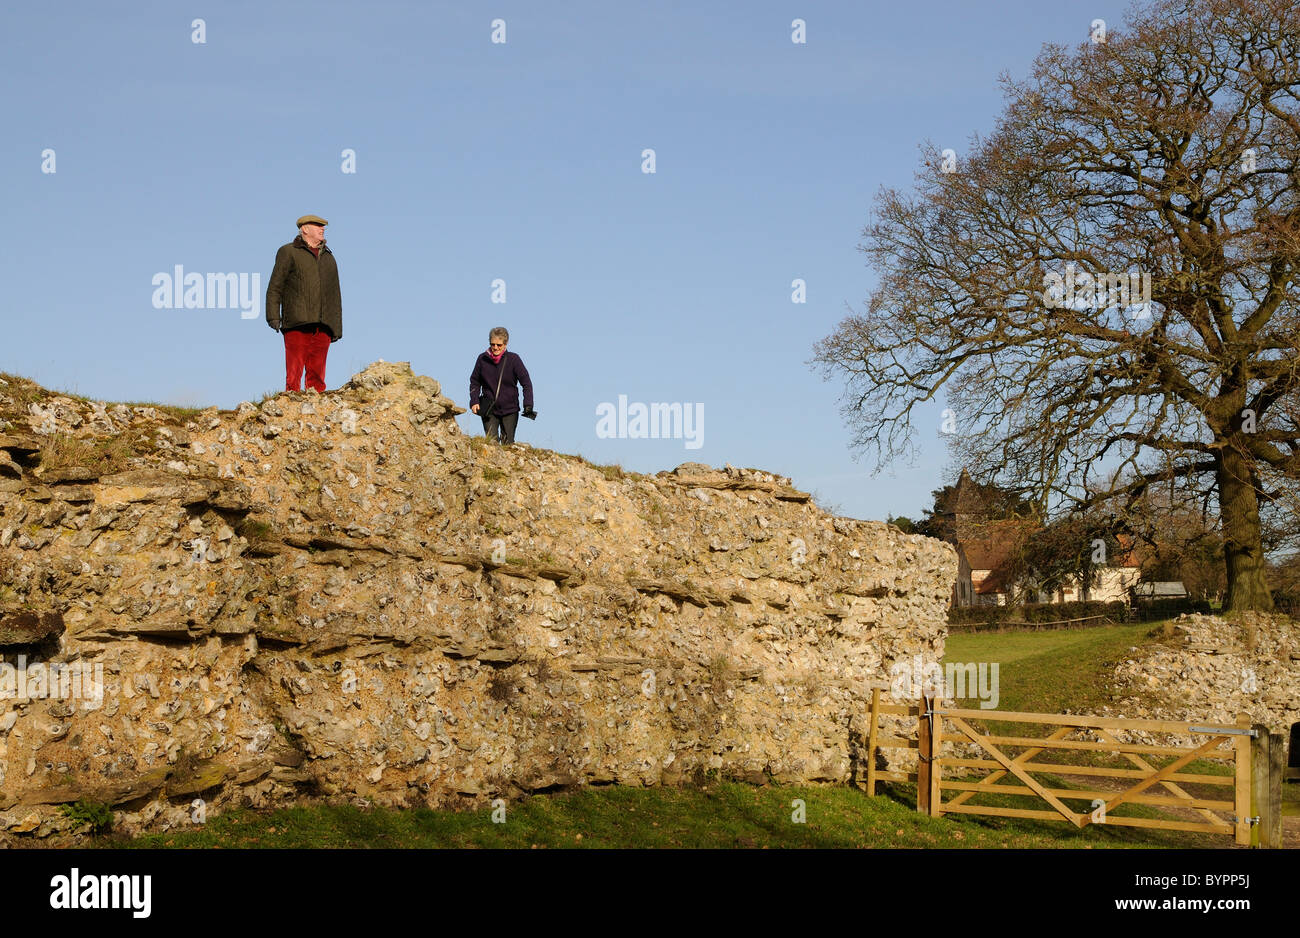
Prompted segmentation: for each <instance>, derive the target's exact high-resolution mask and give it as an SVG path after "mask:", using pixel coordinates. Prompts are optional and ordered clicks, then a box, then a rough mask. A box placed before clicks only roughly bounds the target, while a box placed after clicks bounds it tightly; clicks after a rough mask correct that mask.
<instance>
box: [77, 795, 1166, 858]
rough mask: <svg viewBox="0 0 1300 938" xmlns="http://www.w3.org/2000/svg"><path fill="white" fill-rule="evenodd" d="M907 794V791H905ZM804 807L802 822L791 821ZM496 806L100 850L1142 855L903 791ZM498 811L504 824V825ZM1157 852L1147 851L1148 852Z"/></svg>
mask: <svg viewBox="0 0 1300 938" xmlns="http://www.w3.org/2000/svg"><path fill="white" fill-rule="evenodd" d="M900 788H901V786H900ZM796 799H798V800H801V801H803V803H804V807H803V811H804V817H805V822H804V823H796V822H795V821H794V819H793V818H794V815H795V812H796V811H797V810H798V809H797V807H796V806H795V805H794V802H795V801H796ZM493 813H494V809H493V808H491V807H485V808H482V809H479V810H476V811H466V812H454V811H433V810H429V809H427V808H417V809H411V810H405V811H399V810H387V809H379V808H376V809H362V808H356V807H351V806H346V807H297V808H290V809H286V810H281V811H275V812H272V813H269V814H258V813H255V812H251V811H245V810H236V811H231V812H228V813H225V814H222V815H220V816H218V817H210V818H209V819H208V821H207V823H206V824H205V825H203V826H202V827H198V826H195V827H193V828H188V829H185V830H175V831H169V832H167V833H162V834H149V835H146V836H142V837H137V838H135V839H134V840H128V839H126V838H121V837H115V836H108V837H100V838H97V839H96V840H95V841H94V844H95V845H98V846H104V847H118V846H123V847H148V848H155V847H178V848H179V847H194V848H201V847H227V848H261V847H266V848H282V847H400V848H429V847H470V848H474V847H479V848H491V847H507V848H523V849H528V848H532V847H538V848H557V847H559V848H588V847H591V848H602V847H604V848H610V847H650V848H663V847H668V848H672V847H705V848H708V847H715V848H716V847H748V848H766V847H771V848H806V847H823V848H825V847H831V848H836V847H838V848H872V847H877V848H879V847H884V848H889V847H948V848H965V847H988V848H1003V847H1009V848H1051V847H1077V846H1097V847H1106V846H1113V847H1124V846H1143V845H1144V844H1142V843H1141V842H1140V841H1139V840H1138V839H1137V838H1133V837H1131V836H1126V833H1127V832H1126V831H1124V830H1123V829H1120V828H1110V829H1100V828H1097V829H1093V830H1091V831H1087V830H1085V831H1071V830H1068V829H1065V828H1064V826H1063V825H1060V826H1059V827H1054V828H1048V827H1047V825H1037V828H1036V829H1035V827H1034V826H1033V825H1024V824H1019V823H1002V822H1001V820H1000V819H997V818H960V819H954V820H949V819H946V818H943V819H936V818H929V817H925V816H924V815H920V814H917V813H916V811H915V809H914V808H913V807H912V804H911V803H910V798H909V796H908V793H907V792H906V791H905V790H900V791H899V792H896V793H891V794H890V795H886V796H881V797H877V798H868V797H866V796H865V795H864V794H863V793H862V792H860V791H858V790H856V789H853V788H847V787H784V786H764V787H757V788H756V787H753V786H750V785H744V784H740V783H732V782H721V783H713V784H709V785H707V786H705V787H702V788H623V787H615V786H609V787H599V788H589V789H586V790H583V791H579V792H574V793H571V794H559V795H538V796H534V797H530V798H526V799H524V800H523V801H520V802H516V803H513V804H507V805H506V807H505V822H504V823H500V824H497V823H493V821H492V817H493ZM499 816H500V815H499V813H498V817H499ZM1145 845H1150V844H1145Z"/></svg>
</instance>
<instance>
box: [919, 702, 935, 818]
mask: <svg viewBox="0 0 1300 938" xmlns="http://www.w3.org/2000/svg"><path fill="white" fill-rule="evenodd" d="M916 709H917V713H916V719H917V725H916V810H917V811H919V812H920V813H921V814H930V813H931V811H930V772H931V771H932V770H933V763H932V761H931V759H932V758H933V756H934V747H933V746H932V745H931V744H930V718H929V717H927V716H926V714H927V713H929V712H930V698H929V697H925V696H922V697H921V699H920V700H919V701H918V702H917V708H916Z"/></svg>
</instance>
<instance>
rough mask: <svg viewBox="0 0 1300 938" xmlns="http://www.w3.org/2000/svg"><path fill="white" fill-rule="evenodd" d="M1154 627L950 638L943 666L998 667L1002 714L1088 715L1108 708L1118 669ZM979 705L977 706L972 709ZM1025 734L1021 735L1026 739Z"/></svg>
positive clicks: (1143, 641)
mask: <svg viewBox="0 0 1300 938" xmlns="http://www.w3.org/2000/svg"><path fill="white" fill-rule="evenodd" d="M1158 629H1159V625H1158V624H1157V623H1152V622H1142V623H1135V624H1131V625H1107V626H1100V627H1094V628H1087V629H1068V630H1060V631H1043V632H971V633H963V634H960V635H950V636H949V637H948V644H947V651H946V656H945V658H944V660H945V661H963V662H964V661H985V662H989V663H992V662H995V661H996V662H998V664H999V668H998V671H999V674H998V678H999V700H998V709H999V710H1021V711H1028V712H1034V713H1061V712H1062V711H1064V710H1066V709H1070V710H1073V711H1075V712H1079V713H1087V712H1089V711H1090V710H1095V709H1096V708H1097V707H1100V706H1103V705H1106V704H1109V703H1110V702H1111V700H1110V693H1111V691H1110V685H1111V677H1112V675H1113V673H1114V669H1115V665H1116V664H1118V663H1119V662H1120V661H1121V660H1122V659H1123V658H1124V657H1126V656H1127V655H1129V654H1130V652H1129V648H1130V647H1132V646H1134V645H1138V646H1140V645H1143V644H1145V643H1147V642H1149V641H1153V640H1154V639H1152V638H1150V637H1149V636H1150V634H1151V633H1152V632H1153V631H1158ZM973 706H978V704H973ZM1022 735H1023V734H1022Z"/></svg>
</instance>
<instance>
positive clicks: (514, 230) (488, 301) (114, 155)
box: [0, 0, 1123, 518]
mask: <svg viewBox="0 0 1300 938" xmlns="http://www.w3.org/2000/svg"><path fill="white" fill-rule="evenodd" d="M1122 11H1123V5H1122V4H1119V3H1111V2H1089V3H1075V2H1068V3H1042V2H1029V0H1025V2H1009V0H1008V2H1000V0H989V2H987V3H969V2H957V0H929V2H926V3H912V4H894V3H888V4H886V3H875V2H870V3H862V2H809V0H792V2H769V0H757V2H732V3H721V2H708V3H702V4H694V3H691V4H688V3H675V2H667V3H664V2H661V3H656V4H628V3H594V2H591V3H587V2H569V3H564V4H558V3H549V2H537V0H534V2H492V3H471V2H466V3H451V4H448V3H431V2H421V3H400V2H375V3H368V4H357V3H344V2H335V0H321V2H316V3H312V4H303V3H292V4H290V3H282V2H278V0H276V2H257V3H245V2H234V3H218V2H213V0H190V2H187V3H183V4H181V3H163V2H159V3H147V2H146V3H129V4H102V3H87V2H74V3H60V4H36V3H24V4H21V5H15V4H8V5H6V6H5V7H4V9H3V10H2V11H0V78H2V80H3V87H4V89H5V93H4V96H3V100H0V118H2V120H3V126H4V128H5V132H4V135H3V138H0V186H2V187H3V189H2V195H3V200H4V201H3V204H4V206H5V218H4V233H3V251H0V281H2V282H3V284H4V294H3V295H4V303H3V307H0V308H2V309H3V313H2V315H3V316H4V323H5V330H4V335H5V338H4V342H3V344H0V370H3V371H8V372H14V373H17V374H22V375H26V376H29V377H32V378H34V379H36V380H38V381H40V382H41V383H43V384H45V385H46V386H48V387H52V388H57V389H63V390H68V391H73V392H76V393H79V394H84V395H88V396H92V397H97V398H103V399H110V400H153V401H161V402H166V403H177V404H187V405H208V404H218V405H220V406H223V407H232V406H235V405H236V404H238V403H239V402H240V401H242V400H247V399H252V400H257V399H258V398H260V397H261V396H262V395H263V394H265V393H266V392H268V391H275V390H279V389H281V388H283V386H284V367H283V365H284V352H283V345H282V341H281V339H280V337H279V336H278V335H276V334H275V333H274V332H272V331H271V330H270V329H269V328H268V327H267V325H266V323H265V319H264V312H265V311H264V309H263V299H264V292H265V286H266V281H267V278H268V277H269V275H270V272H271V265H272V263H273V260H274V257H275V252H276V249H277V248H278V247H279V246H280V245H281V244H284V243H286V242H288V241H290V240H291V239H292V238H293V236H294V235H295V233H296V231H295V229H294V225H293V222H294V220H295V219H296V218H297V217H298V216H299V215H302V214H307V213H315V214H320V215H323V216H324V217H325V218H327V219H328V220H329V221H330V226H329V228H328V230H327V232H326V234H327V237H328V239H329V244H330V247H331V249H332V250H333V251H334V252H335V256H336V258H337V261H338V265H339V271H340V278H341V282H342V293H343V321H344V336H343V339H342V340H341V341H340V342H338V343H335V344H334V345H333V346H332V347H331V349H330V353H329V360H328V364H327V371H326V380H327V383H328V385H329V386H330V387H331V388H334V387H338V386H339V385H340V384H342V383H343V382H344V381H345V380H346V379H347V378H348V377H349V376H350V375H351V374H353V373H354V372H356V371H358V370H360V369H361V368H363V367H364V366H365V365H366V364H368V363H370V362H372V361H375V360H377V359H380V358H383V359H386V360H388V361H410V362H411V363H412V365H413V367H414V368H415V370H416V371H417V372H419V373H422V374H427V375H431V376H432V377H434V378H436V379H438V380H439V381H441V382H442V383H443V387H444V393H446V394H448V395H449V396H450V397H452V398H453V399H454V400H456V401H457V402H458V403H460V404H462V405H464V404H465V403H466V396H467V392H468V383H469V382H468V377H469V372H470V369H471V367H472V365H473V362H474V359H475V356H476V355H477V354H478V353H479V352H481V351H482V350H483V349H484V348H485V347H486V342H487V331H488V329H489V328H490V327H492V326H495V325H504V326H506V327H507V328H508V329H509V330H510V333H511V342H510V349H511V351H514V352H518V353H519V354H520V355H521V356H522V357H523V360H524V362H525V363H526V365H527V366H528V368H529V370H530V371H531V372H532V375H533V380H534V384H535V387H536V401H537V404H536V406H537V409H538V411H539V412H540V414H541V416H540V418H539V419H538V420H537V421H536V422H529V421H522V422H521V423H522V426H521V428H520V433H519V438H520V439H521V440H522V441H524V442H528V443H532V444H533V445H536V446H543V447H548V448H552V449H558V450H563V451H566V452H577V453H582V454H583V455H584V456H587V457H588V458H590V459H592V460H594V461H596V462H600V463H612V462H617V463H620V464H622V465H623V466H624V467H625V468H628V469H632V470H636V471H641V472H654V471H658V470H660V469H668V468H672V467H673V466H676V465H678V464H679V463H682V462H687V461H696V462H705V463H709V464H712V465H718V466H720V465H723V464H724V463H730V464H732V465H736V466H753V467H758V468H763V469H766V470H769V471H773V472H778V473H780V474H783V475H788V476H791V477H792V478H793V480H794V482H795V484H796V485H797V486H799V487H800V488H803V489H806V490H810V491H814V492H815V493H817V495H818V498H819V501H820V502H821V503H822V504H824V505H829V506H831V507H833V508H835V509H837V510H839V511H841V512H842V513H844V514H847V515H851V516H854V517H860V518H884V517H885V516H886V515H888V514H891V513H892V514H907V515H911V516H914V517H915V516H918V515H919V514H920V513H921V511H922V509H923V508H924V507H925V506H926V505H927V504H928V503H929V501H930V491H931V489H934V488H936V487H938V486H939V485H942V484H943V483H944V481H945V479H946V478H947V477H950V476H952V475H955V471H954V469H955V467H952V466H950V465H949V461H948V457H947V452H946V448H945V447H944V445H943V441H942V438H941V437H940V436H939V434H938V429H939V426H940V416H939V411H940V409H941V407H942V406H943V405H942V403H938V404H936V405H935V406H934V407H933V408H932V410H931V411H929V412H926V413H923V414H922V416H921V418H920V423H921V426H922V432H921V434H920V438H921V442H922V453H921V456H920V459H919V460H918V461H917V463H916V464H915V465H906V464H898V465H896V466H894V467H893V469H892V471H886V472H884V473H881V474H880V475H877V476H872V475H871V474H870V471H869V470H870V468H871V463H870V462H869V461H868V460H867V459H863V460H862V461H861V462H855V461H854V459H853V453H852V452H851V451H850V450H849V448H848V446H847V439H848V432H847V431H846V429H845V427H844V426H843V422H842V419H841V417H840V416H839V414H838V412H837V409H836V407H835V403H836V401H837V399H838V397H839V394H840V391H841V387H840V385H839V384H837V383H833V382H832V383H828V382H824V381H823V380H822V378H821V377H820V375H819V374H818V373H816V372H815V371H813V370H812V369H810V368H809V367H808V365H807V362H808V360H809V359H810V358H811V356H812V346H813V344H814V343H815V342H816V341H817V340H818V339H820V338H822V337H823V336H825V335H827V334H829V333H830V332H831V331H832V330H833V329H834V327H835V325H836V324H837V323H838V322H839V321H840V319H841V318H842V317H843V316H844V315H845V313H846V311H847V309H848V308H849V307H857V306H859V305H860V304H861V303H862V302H863V300H864V299H865V298H866V297H867V296H868V294H869V292H870V290H871V288H872V285H873V282H874V278H873V274H872V271H871V270H870V269H869V268H868V267H867V266H866V264H865V257H864V255H862V254H861V253H860V252H859V251H858V245H859V244H860V243H861V232H862V229H863V227H864V226H865V225H866V224H867V223H868V222H869V221H870V215H871V209H872V205H873V199H874V196H875V194H876V193H877V191H878V190H879V189H880V188H881V187H882V186H891V187H906V186H909V185H910V184H911V180H912V178H913V174H914V173H915V171H916V169H917V166H918V160H919V156H920V147H921V145H922V144H923V143H924V142H925V141H927V140H928V141H931V142H933V143H934V144H935V145H936V146H938V147H940V148H943V147H949V146H950V147H953V148H954V149H956V150H957V151H958V153H961V152H962V151H963V148H964V146H965V145H966V144H967V143H968V141H969V139H970V136H971V134H973V133H976V132H980V133H984V132H987V131H989V130H990V129H991V128H992V126H993V123H994V120H995V118H996V116H997V115H998V113H999V112H1000V111H1001V108H1002V97H1001V89H1000V88H999V86H998V84H997V77H998V75H999V73H1001V72H1004V71H1005V72H1008V73H1010V74H1011V75H1013V76H1016V77H1023V76H1024V75H1025V74H1026V73H1027V71H1028V69H1029V67H1030V64H1031V63H1032V61H1033V58H1034V56H1035V55H1036V54H1037V52H1038V50H1039V49H1040V47H1041V46H1042V44H1043V43H1045V42H1059V43H1065V44H1075V43H1078V42H1083V41H1086V40H1087V37H1088V30H1089V24H1090V23H1091V22H1092V20H1094V19H1096V18H1099V17H1100V18H1103V19H1105V20H1106V21H1107V23H1108V24H1112V28H1113V27H1114V26H1115V25H1119V24H1120V22H1121V19H1122V16H1121V14H1122ZM196 18H201V19H202V20H203V27H202V29H203V35H202V38H203V39H204V40H205V41H204V42H202V43H196V42H194V38H195V36H196V33H195V27H194V26H193V25H192V24H193V21H194V20H195V19H196ZM496 19H500V20H504V21H505V42H504V43H500V42H498V43H494V42H492V33H493V26H492V23H493V20H496ZM795 19H802V20H803V21H804V22H805V24H806V26H805V34H806V42H804V43H802V44H796V43H793V42H792V41H791V33H792V21H793V20H795ZM49 149H52V150H53V151H54V169H55V172H53V173H49V172H43V171H42V167H43V165H44V166H45V167H46V168H48V160H47V159H46V157H45V156H44V155H43V154H44V152H45V151H46V150H49ZM646 149H653V150H654V157H655V172H654V173H653V174H650V173H645V172H643V171H642V167H643V157H642V153H643V151H644V150H646ZM344 150H352V151H354V153H355V172H350V173H349V172H344V171H343V168H344V165H343V164H344V156H343V151H344ZM177 265H181V266H182V267H183V269H184V271H185V272H187V273H190V272H199V273H203V274H207V273H214V272H216V273H229V272H235V273H244V274H247V275H249V276H250V277H251V275H253V274H257V275H258V277H259V278H260V291H259V295H258V296H257V301H256V318H254V319H244V318H242V317H241V314H240V310H239V309H238V308H234V304H231V306H232V308H220V309H211V308H202V309H165V308H164V309H157V308H155V307H154V304H153V301H152V300H153V295H154V289H155V287H154V285H153V278H154V277H155V275H157V274H159V273H168V274H170V273H172V272H173V270H174V269H175V267H176V266H177ZM796 278H799V279H802V280H804V281H805V283H806V302H805V303H802V304H795V303H792V302H791V293H792V286H791V284H792V281H793V280H795V279H796ZM497 279H500V280H503V281H505V289H506V302H505V303H494V302H492V294H493V287H492V284H493V281H494V280H497ZM619 395H626V397H627V399H628V401H629V402H634V403H635V402H644V403H656V402H680V403H684V404H692V405H699V404H702V405H703V413H704V426H703V436H702V442H703V445H702V446H700V447H699V448H690V449H688V448H687V447H686V446H685V442H686V441H685V440H682V439H658V440H655V439H602V438H600V437H598V436H597V432H596V428H597V408H598V407H599V406H600V405H601V404H602V403H605V402H611V403H612V402H617V400H618V398H619ZM460 421H461V427H462V428H463V429H464V430H466V431H467V432H481V426H480V424H479V421H478V419H477V418H473V417H471V416H468V415H467V416H463V417H461V418H460ZM926 421H929V423H930V424H932V425H933V428H934V429H933V431H930V430H927V429H925V422H926Z"/></svg>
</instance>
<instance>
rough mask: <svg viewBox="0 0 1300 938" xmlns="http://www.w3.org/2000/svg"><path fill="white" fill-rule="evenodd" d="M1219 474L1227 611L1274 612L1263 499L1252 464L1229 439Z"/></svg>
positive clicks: (1224, 606)
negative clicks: (1266, 564) (1267, 572)
mask: <svg viewBox="0 0 1300 938" xmlns="http://www.w3.org/2000/svg"><path fill="white" fill-rule="evenodd" d="M1218 463H1219V465H1218V468H1217V469H1216V470H1215V474H1216V476H1217V477H1218V483H1219V517H1220V519H1221V520H1222V521H1223V554H1224V562H1225V563H1226V565H1227V573H1228V593H1227V596H1226V598H1225V599H1224V602H1223V608H1224V611H1225V612H1237V611H1241V610H1245V609H1253V610H1256V611H1258V612H1272V611H1273V596H1272V594H1271V593H1270V592H1269V590H1268V580H1267V579H1266V578H1265V576H1264V545H1263V543H1262V541H1261V540H1260V524H1259V499H1258V497H1257V496H1256V492H1255V485H1254V482H1253V480H1252V478H1251V473H1250V465H1249V464H1248V463H1247V461H1246V459H1245V458H1244V457H1243V456H1242V455H1241V452H1240V451H1239V450H1238V449H1236V448H1235V447H1234V446H1233V441H1232V440H1231V439H1229V440H1228V441H1227V445H1225V446H1224V448H1223V449H1222V450H1220V451H1219V459H1218Z"/></svg>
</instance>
